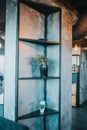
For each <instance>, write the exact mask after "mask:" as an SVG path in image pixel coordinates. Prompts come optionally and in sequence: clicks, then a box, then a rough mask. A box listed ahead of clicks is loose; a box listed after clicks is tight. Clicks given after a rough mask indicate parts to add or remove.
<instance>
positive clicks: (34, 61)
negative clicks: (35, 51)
mask: <svg viewBox="0 0 87 130" xmlns="http://www.w3.org/2000/svg"><path fill="white" fill-rule="evenodd" d="M47 60H48V59H47V57H46V56H45V55H37V56H36V57H32V58H31V60H30V61H29V64H31V65H32V66H37V65H38V66H39V68H40V75H41V77H47V75H48V65H47ZM34 68H35V67H34Z"/></svg>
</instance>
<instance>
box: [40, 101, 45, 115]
mask: <svg viewBox="0 0 87 130" xmlns="http://www.w3.org/2000/svg"><path fill="white" fill-rule="evenodd" d="M45 107H46V102H45V101H44V100H42V101H40V104H39V110H40V113H41V114H44V111H45Z"/></svg>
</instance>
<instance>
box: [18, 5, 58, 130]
mask: <svg viewBox="0 0 87 130" xmlns="http://www.w3.org/2000/svg"><path fill="white" fill-rule="evenodd" d="M25 19H26V21H25ZM47 20H48V32H47V39H48V40H50V41H58V42H59V40H60V38H59V21H60V19H59V13H58V12H57V13H55V14H52V15H49V17H48V19H47ZM50 27H51V28H50ZM19 37H21V38H30V39H39V38H44V15H42V14H40V13H38V12H37V11H35V10H33V9H31V8H29V7H27V6H26V5H24V4H20V24H19ZM59 48H60V47H59V46H49V47H47V57H48V59H51V64H49V63H48V68H49V70H48V75H49V76H55V77H58V76H59V75H60V74H59V72H60V70H59V69H60V66H59V65H60V63H59V60H60V58H59V57H60V49H59ZM44 51H45V48H44V47H43V46H40V45H39V46H37V45H35V44H31V43H29V42H28V43H26V42H19V77H38V76H40V72H39V68H38V67H37V66H36V65H35V66H34V68H32V65H30V64H29V60H30V59H31V57H36V55H38V54H39V55H40V54H44ZM53 62H54V64H53ZM32 72H33V73H32ZM44 84H45V82H44V80H20V81H19V83H18V90H19V94H18V95H19V96H18V115H19V116H21V115H23V114H27V113H30V112H32V111H35V110H38V108H39V102H40V101H41V100H44ZM54 84H55V86H54ZM59 87H60V86H59V79H55V80H54V79H53V80H47V86H46V91H47V101H46V105H47V107H48V108H51V109H54V110H58V111H59ZM46 120H47V121H46V128H47V129H50V130H51V129H54V130H56V129H59V125H58V123H59V116H58V115H54V116H53V115H52V116H51V115H50V116H46ZM53 120H55V122H56V123H52V122H53ZM19 122H20V123H23V124H25V125H27V126H29V128H30V129H31V130H37V129H38V130H39V129H42V130H43V122H44V118H43V117H38V118H33V119H26V120H22V121H19ZM33 124H34V125H33Z"/></svg>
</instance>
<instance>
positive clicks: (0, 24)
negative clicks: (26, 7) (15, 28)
mask: <svg viewBox="0 0 87 130" xmlns="http://www.w3.org/2000/svg"><path fill="white" fill-rule="evenodd" d="M5 1H6V0H0V31H3V30H4V29H5V10H6V8H5V5H6V2H5ZM20 1H22V0H20ZM25 1H26V2H29V1H28V0H25ZM55 1H61V2H63V3H64V4H65V5H66V6H68V7H69V8H70V9H71V10H73V9H76V10H77V11H78V16H79V20H78V21H77V23H76V25H75V26H73V40H78V39H80V38H82V37H84V36H87V0H55ZM0 33H1V32H0Z"/></svg>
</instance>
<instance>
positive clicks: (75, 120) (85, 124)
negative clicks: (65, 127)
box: [72, 103, 87, 130]
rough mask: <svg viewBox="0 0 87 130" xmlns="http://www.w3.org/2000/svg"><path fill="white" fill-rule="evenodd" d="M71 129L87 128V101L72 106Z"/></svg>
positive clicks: (80, 129)
mask: <svg viewBox="0 0 87 130" xmlns="http://www.w3.org/2000/svg"><path fill="white" fill-rule="evenodd" d="M72 130H87V103H86V104H84V105H82V106H81V107H80V108H74V107H73V108H72Z"/></svg>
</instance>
